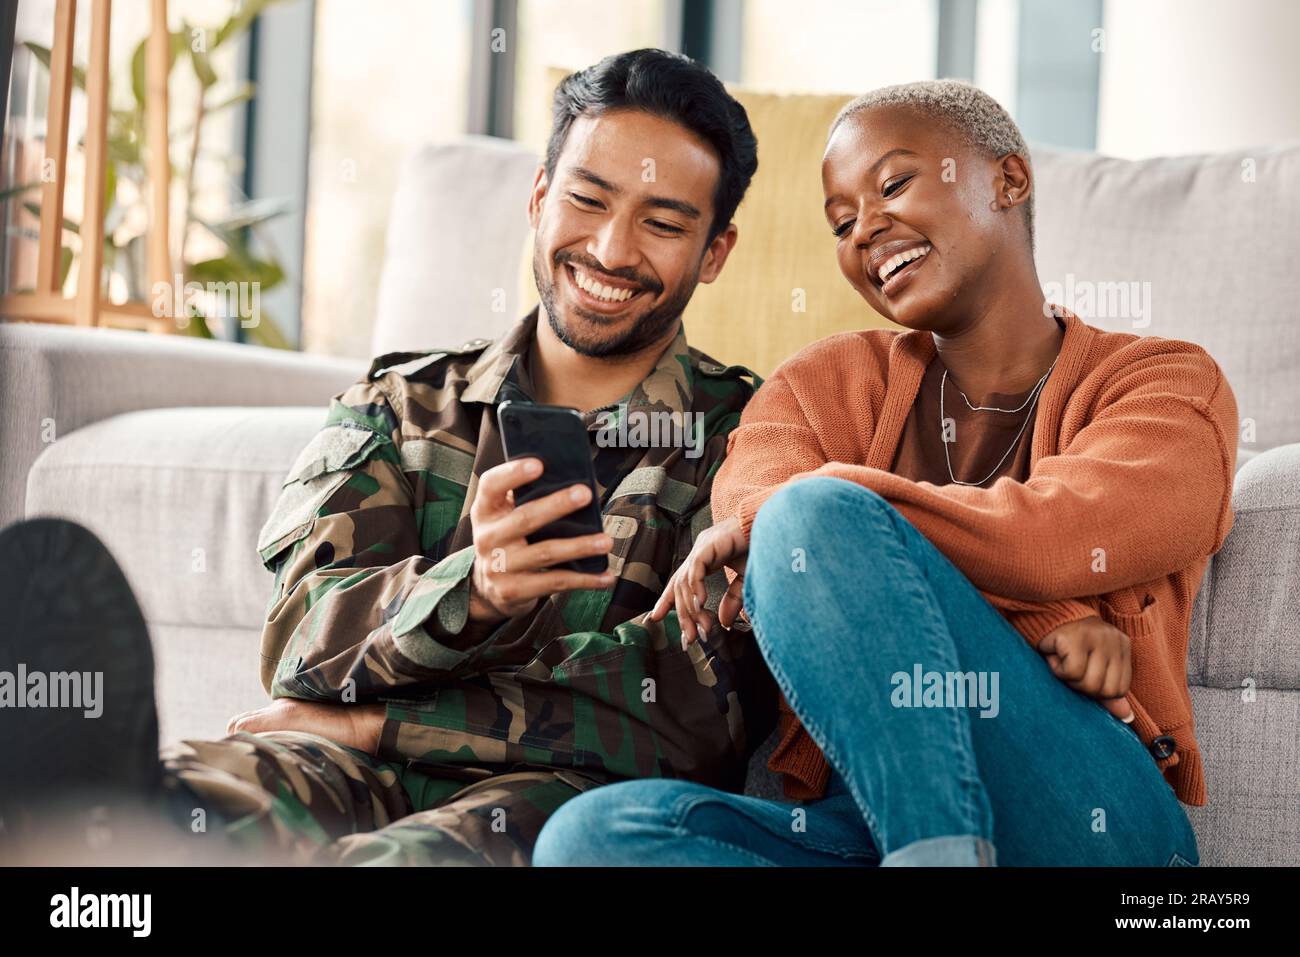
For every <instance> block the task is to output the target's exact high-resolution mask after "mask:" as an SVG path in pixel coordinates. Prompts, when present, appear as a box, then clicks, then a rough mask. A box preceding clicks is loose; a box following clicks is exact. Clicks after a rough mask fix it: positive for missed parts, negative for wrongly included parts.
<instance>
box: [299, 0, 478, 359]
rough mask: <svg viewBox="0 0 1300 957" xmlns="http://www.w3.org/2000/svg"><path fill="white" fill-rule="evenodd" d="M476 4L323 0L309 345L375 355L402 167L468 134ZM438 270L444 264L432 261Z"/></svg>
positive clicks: (308, 271) (312, 179)
mask: <svg viewBox="0 0 1300 957" xmlns="http://www.w3.org/2000/svg"><path fill="white" fill-rule="evenodd" d="M471 17H472V9H471V6H470V0H441V2H438V3H430V2H429V0H385V2H384V4H383V8H382V13H381V12H380V11H379V10H378V9H377V8H376V7H375V6H374V5H372V4H368V3H359V2H350V0H319V2H318V3H317V5H316V36H315V50H314V58H313V64H312V107H311V109H312V117H311V120H312V122H311V141H310V147H309V161H308V162H309V168H308V183H307V219H306V237H305V247H306V262H305V264H304V267H303V305H302V310H303V312H302V320H303V323H302V326H303V336H302V341H303V347H304V348H305V349H306V350H308V351H311V352H323V353H330V354H334V355H350V356H357V357H362V356H369V355H370V338H371V330H372V329H373V327H374V313H375V301H376V299H377V296H378V290H379V276H380V272H381V270H382V268H383V260H384V238H385V232H386V230H387V226H388V219H389V208H390V206H391V203H392V198H393V191H394V190H395V189H396V188H397V180H398V175H399V173H400V172H401V167H402V163H403V161H404V160H405V159H406V157H407V156H408V155H409V154H410V153H412V152H414V151H415V150H416V149H418V148H419V147H420V146H422V145H424V144H426V143H431V142H439V141H444V140H447V139H451V138H453V137H455V136H459V135H461V134H462V133H463V132H464V131H465V127H466V111H467V110H468V103H469V57H470V25H471ZM430 265H431V268H436V264H430Z"/></svg>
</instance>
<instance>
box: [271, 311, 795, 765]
mask: <svg viewBox="0 0 1300 957" xmlns="http://www.w3.org/2000/svg"><path fill="white" fill-rule="evenodd" d="M536 323H537V311H536V310H534V311H533V312H532V313H531V314H529V316H527V317H526V318H525V319H523V320H522V321H521V322H520V323H518V324H517V325H516V326H514V327H513V328H512V330H511V331H510V332H509V333H508V334H507V335H506V336H505V337H504V338H503V339H501V340H500V341H499V342H497V343H496V344H495V345H492V346H491V347H490V348H488V345H489V344H488V343H486V342H484V341H481V340H479V341H475V342H471V343H468V344H467V345H466V346H465V347H464V348H462V349H460V350H453V351H447V352H430V353H396V354H390V355H386V356H381V357H379V358H378V359H376V360H375V362H374V363H373V364H372V366H371V368H370V371H369V372H368V374H367V376H366V379H365V380H364V381H361V382H358V383H356V384H355V385H353V386H351V387H350V388H348V389H347V390H345V391H344V392H342V393H341V394H339V395H337V396H335V397H334V398H333V399H332V400H331V403H330V409H329V412H328V415H327V417H326V421H325V424H324V426H323V428H322V429H321V431H320V432H319V433H318V434H317V435H316V436H315V437H314V438H313V439H312V441H311V442H310V443H309V444H308V445H307V447H306V448H305V449H304V450H303V451H302V453H301V454H300V455H299V457H298V459H297V461H296V462H295V463H294V465H293V467H292V468H291V470H290V473H289V476H288V478H287V480H286V481H285V483H284V487H283V490H282V492H281V494H280V498H279V500H278V501H277V503H276V505H275V507H274V509H273V511H272V514H271V516H270V518H269V519H268V520H267V522H266V524H265V526H264V527H263V529H262V532H261V534H260V535H259V539H258V544H257V548H258V552H259V554H260V556H261V558H262V561H263V563H264V564H265V565H266V567H267V568H268V569H269V570H271V571H273V572H274V573H275V586H274V592H273V594H272V596H271V600H270V602H269V604H268V608H267V616H266V624H265V627H264V630H263V633H262V649H261V651H262V683H263V685H264V686H265V687H266V688H267V690H268V691H269V692H270V693H271V695H272V696H274V697H281V696H288V697H295V698H303V699H308V700H314V701H337V702H368V701H384V702H387V707H386V718H385V722H384V729H383V743H382V745H381V749H380V755H381V756H382V757H385V758H386V759H389V760H402V761H408V762H415V763H418V764H419V765H421V766H425V767H427V768H430V769H441V770H443V771H445V772H446V773H448V774H450V775H453V776H468V777H474V776H483V775H486V774H490V773H495V772H497V771H500V770H503V769H508V768H511V767H519V766H521V765H522V766H542V767H550V768H562V769H565V770H570V771H573V772H576V773H577V774H578V775H579V776H583V775H585V776H587V777H590V778H593V779H595V780H598V781H607V780H614V779H617V778H630V777H654V776H664V777H684V778H689V779H692V780H698V781H700V782H702V783H707V784H711V785H714V786H718V787H724V788H729V789H733V790H738V789H739V788H740V787H742V786H743V783H744V774H745V768H746V765H747V762H748V758H749V756H750V754H751V753H752V751H753V750H754V748H756V747H757V746H758V744H760V743H761V742H762V741H763V740H764V738H766V736H767V735H768V733H769V732H770V731H771V729H772V727H773V726H774V724H775V702H776V693H775V690H774V687H773V685H772V679H771V676H770V675H769V674H768V672H767V670H766V667H765V666H764V665H763V663H762V660H761V657H760V655H759V654H758V651H757V647H756V646H755V645H754V643H753V642H752V640H751V636H750V635H749V634H746V633H744V632H742V631H740V630H739V629H737V630H735V631H727V630H725V629H720V628H719V629H715V630H714V632H713V634H712V635H711V636H710V637H709V638H708V639H707V640H706V641H704V642H702V643H697V644H693V645H692V646H691V648H690V649H689V650H688V651H682V649H681V643H680V632H679V630H678V625H677V618H676V614H675V613H671V614H670V615H669V616H668V618H667V619H666V620H665V621H664V622H661V623H658V624H651V623H648V622H647V621H645V614H646V613H647V612H648V611H649V610H650V609H651V608H652V607H653V605H654V602H655V600H656V599H657V597H658V595H659V593H660V591H661V590H662V587H663V584H664V582H665V581H666V580H667V578H668V576H669V575H670V574H671V573H672V570H673V569H674V568H675V567H676V566H677V565H678V564H679V563H680V562H681V561H682V560H683V559H684V558H685V557H686V555H687V554H688V553H689V551H690V549H691V545H692V543H693V541H694V539H695V536H696V535H698V534H699V533H700V532H701V531H703V530H704V529H705V528H707V527H708V526H709V525H710V524H711V522H712V516H711V512H710V507H709V495H710V491H711V487H712V482H713V476H714V473H715V472H716V471H717V469H718V467H719V465H720V464H721V461H722V457H723V455H724V454H725V451H726V446H727V437H728V435H729V434H730V432H731V430H732V429H734V428H735V427H736V425H737V423H738V422H739V420H740V413H741V410H742V408H743V407H744V405H745V403H746V402H747V401H748V400H749V398H750V396H751V395H752V394H753V391H754V389H755V388H757V385H758V384H759V381H758V380H757V377H755V376H754V375H753V374H752V373H750V372H749V371H748V370H746V369H744V368H742V367H726V368H724V367H723V366H721V365H719V364H717V363H715V362H714V361H712V360H711V359H709V358H708V357H707V356H705V355H703V354H701V353H700V352H698V351H697V350H694V349H690V348H688V346H687V343H686V337H685V333H684V332H683V331H680V330H679V332H678V334H677V337H676V339H675V340H674V341H673V342H672V344H671V345H670V346H669V347H668V348H667V349H666V350H665V352H664V353H663V355H662V357H661V358H660V360H659V362H658V364H657V365H656V366H655V368H654V370H653V371H652V372H651V373H650V375H649V376H647V377H646V379H645V380H644V381H643V382H642V383H641V384H640V385H639V386H638V387H637V388H636V389H634V390H633V391H632V392H631V393H629V394H628V395H627V396H625V397H624V399H623V400H621V401H620V402H618V403H615V404H614V405H612V406H609V407H606V408H605V409H598V410H593V411H592V412H589V413H587V414H585V415H584V422H585V423H586V425H587V428H588V432H589V434H590V435H591V439H592V454H593V461H594V463H595V472H596V477H597V485H598V492H599V494H600V498H601V502H602V513H603V515H604V528H605V531H606V533H607V534H608V535H609V536H610V537H611V538H612V539H613V541H614V547H613V550H612V553H611V570H612V571H613V572H614V573H615V574H616V575H617V580H616V581H615V584H614V585H613V586H612V587H611V588H610V589H609V590H607V591H581V592H572V593H567V594H562V595H557V596H553V597H551V598H549V599H545V600H543V601H541V602H539V604H538V606H537V607H536V609H534V611H533V612H532V613H530V614H528V615H525V616H521V617H519V618H515V619H511V620H509V621H506V622H504V623H502V625H501V626H500V627H498V628H497V629H496V630H495V631H493V632H492V633H491V634H490V635H488V636H487V637H485V638H484V637H479V638H477V639H475V638H473V637H471V636H472V635H473V633H474V632H473V631H472V630H471V629H468V628H467V627H466V622H467V615H468V608H469V575H470V570H471V567H472V564H473V544H472V543H473V535H472V529H471V526H470V519H469V506H470V503H471V502H472V500H473V495H474V491H475V487H476V478H477V476H478V475H480V474H481V473H482V472H484V471H485V470H487V469H489V468H491V467H493V466H495V465H498V464H500V463H501V462H502V461H503V460H504V455H503V452H502V448H501V440H500V435H499V432H498V427H497V420H496V406H497V404H498V403H499V402H501V401H504V400H505V399H513V400H516V401H529V400H530V384H529V378H528V371H527V357H528V353H529V347H530V345H531V343H532V340H533V336H534V334H535V331H536ZM748 380H752V383H751V381H748ZM679 423H680V424H681V425H682V426H683V427H684V428H683V429H681V430H680V431H674V429H673V428H672V427H673V426H674V425H676V424H679ZM725 586H726V579H725V577H724V576H723V575H722V574H721V573H719V574H718V575H715V576H713V580H712V581H710V583H709V589H710V602H709V603H710V605H711V606H712V607H713V608H714V609H716V607H717V601H718V599H719V598H720V596H721V591H722V589H724V588H725Z"/></svg>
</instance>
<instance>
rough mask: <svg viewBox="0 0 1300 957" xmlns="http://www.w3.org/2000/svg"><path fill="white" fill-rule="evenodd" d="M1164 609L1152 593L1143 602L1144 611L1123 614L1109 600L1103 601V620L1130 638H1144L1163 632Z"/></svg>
mask: <svg viewBox="0 0 1300 957" xmlns="http://www.w3.org/2000/svg"><path fill="white" fill-rule="evenodd" d="M1163 611H1164V609H1163V607H1162V606H1161V605H1160V603H1159V602H1158V601H1156V599H1155V596H1153V595H1152V594H1151V593H1150V592H1147V593H1146V597H1145V598H1144V599H1143V602H1142V609H1141V610H1140V611H1136V612H1121V611H1119V610H1118V609H1116V608H1115V606H1114V605H1113V604H1111V603H1110V601H1108V600H1107V599H1105V598H1103V599H1102V600H1101V618H1102V621H1104V622H1106V623H1107V624H1110V625H1114V626H1115V627H1116V628H1118V629H1119V630H1120V631H1122V632H1124V634H1126V635H1128V636H1129V637H1130V638H1144V637H1146V636H1147V635H1158V634H1161V633H1162V632H1163V630H1164V629H1163V625H1164V614H1163Z"/></svg>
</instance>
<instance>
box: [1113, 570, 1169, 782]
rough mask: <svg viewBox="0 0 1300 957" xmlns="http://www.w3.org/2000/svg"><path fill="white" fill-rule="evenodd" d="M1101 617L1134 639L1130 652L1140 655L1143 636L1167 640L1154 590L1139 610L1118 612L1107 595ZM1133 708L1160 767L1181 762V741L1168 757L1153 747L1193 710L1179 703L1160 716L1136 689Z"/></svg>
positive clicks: (1131, 696) (1131, 701)
mask: <svg viewBox="0 0 1300 957" xmlns="http://www.w3.org/2000/svg"><path fill="white" fill-rule="evenodd" d="M1099 610H1100V612H1101V618H1102V620H1103V621H1105V622H1107V623H1108V624H1110V625H1113V626H1115V627H1116V628H1118V629H1119V630H1120V631H1122V632H1124V634H1126V635H1128V636H1129V638H1130V639H1131V642H1132V646H1131V649H1130V654H1132V655H1134V656H1136V655H1138V654H1140V651H1139V650H1138V644H1139V640H1140V639H1146V638H1148V637H1155V638H1156V639H1157V640H1159V641H1163V640H1165V616H1164V606H1163V605H1161V604H1160V602H1159V600H1157V599H1156V598H1155V596H1153V595H1152V594H1151V593H1150V592H1146V593H1145V594H1144V597H1143V600H1142V608H1141V610H1140V611H1136V612H1122V611H1118V610H1117V609H1116V608H1115V605H1113V604H1112V603H1111V602H1110V601H1108V600H1107V599H1105V598H1103V599H1102V600H1101V604H1100V609H1099ZM1137 670H1138V669H1137V666H1136V661H1135V662H1134V668H1133V671H1134V674H1136V673H1137ZM1126 698H1127V700H1128V703H1129V705H1130V707H1132V708H1133V713H1134V715H1135V717H1134V720H1133V725H1134V730H1136V731H1138V732H1139V737H1140V738H1141V739H1142V743H1143V744H1144V745H1145V746H1146V747H1147V750H1148V752H1149V753H1151V754H1152V756H1153V757H1154V758H1155V760H1156V763H1157V764H1158V765H1159V767H1161V768H1162V769H1163V768H1166V767H1172V766H1173V765H1175V764H1177V763H1178V761H1179V757H1180V755H1179V752H1178V750H1177V747H1178V745H1179V744H1180V742H1178V741H1176V740H1175V749H1176V750H1175V751H1174V753H1173V754H1171V755H1170V756H1169V757H1167V758H1161V757H1158V756H1157V755H1155V753H1154V752H1153V751H1152V750H1151V749H1152V743H1153V742H1154V740H1155V739H1156V738H1157V737H1159V736H1162V735H1164V734H1165V733H1166V729H1177V728H1183V727H1185V726H1186V725H1188V724H1189V723H1190V722H1191V720H1192V715H1191V713H1190V711H1188V710H1187V709H1186V708H1184V707H1183V706H1182V704H1181V703H1179V704H1178V705H1177V708H1176V710H1174V711H1172V712H1170V711H1168V710H1166V711H1165V713H1163V714H1161V715H1160V716H1159V720H1157V716H1155V715H1152V714H1151V713H1150V712H1148V711H1147V709H1146V708H1145V707H1144V706H1143V705H1142V704H1141V702H1139V701H1138V700H1137V698H1136V697H1135V696H1134V694H1133V691H1132V688H1130V689H1129V693H1128V695H1126Z"/></svg>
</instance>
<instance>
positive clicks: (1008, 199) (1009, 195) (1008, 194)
mask: <svg viewBox="0 0 1300 957" xmlns="http://www.w3.org/2000/svg"><path fill="white" fill-rule="evenodd" d="M1010 203H1011V194H1010V193H1007V204H1008V205H1010Z"/></svg>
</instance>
